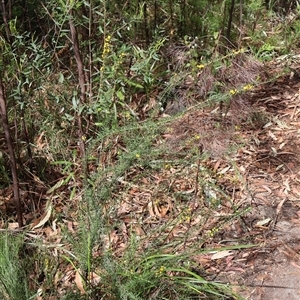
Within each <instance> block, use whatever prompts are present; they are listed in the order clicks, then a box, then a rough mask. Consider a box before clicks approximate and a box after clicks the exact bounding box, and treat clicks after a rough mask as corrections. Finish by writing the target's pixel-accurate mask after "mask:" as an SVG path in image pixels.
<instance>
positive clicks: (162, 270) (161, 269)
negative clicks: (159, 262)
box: [155, 266, 166, 277]
mask: <svg viewBox="0 0 300 300" xmlns="http://www.w3.org/2000/svg"><path fill="white" fill-rule="evenodd" d="M165 271H166V267H164V266H161V267H160V268H159V270H158V271H156V272H155V275H156V277H158V276H160V275H162V274H163V273H165Z"/></svg>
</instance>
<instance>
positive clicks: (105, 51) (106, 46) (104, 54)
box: [102, 35, 111, 59]
mask: <svg viewBox="0 0 300 300" xmlns="http://www.w3.org/2000/svg"><path fill="white" fill-rule="evenodd" d="M110 41H111V36H110V35H108V36H107V37H106V38H105V40H104V45H103V52H102V59H104V58H105V57H107V55H108V54H109V52H110Z"/></svg>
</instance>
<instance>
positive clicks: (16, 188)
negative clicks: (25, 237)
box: [0, 77, 23, 227]
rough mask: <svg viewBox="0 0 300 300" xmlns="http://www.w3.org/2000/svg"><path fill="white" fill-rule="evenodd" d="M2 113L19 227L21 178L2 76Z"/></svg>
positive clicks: (21, 219) (0, 102) (20, 221)
mask: <svg viewBox="0 0 300 300" xmlns="http://www.w3.org/2000/svg"><path fill="white" fill-rule="evenodd" d="M0 114H1V119H2V126H3V129H4V134H5V139H6V144H7V148H8V152H9V158H10V165H11V172H12V179H13V191H14V201H15V206H16V210H17V219H18V224H19V227H23V217H22V207H21V200H20V190H19V180H18V173H17V164H16V158H15V152H14V147H13V141H12V138H11V135H10V131H9V124H8V118H7V108H6V99H5V95H4V88H3V84H2V78H1V77H0Z"/></svg>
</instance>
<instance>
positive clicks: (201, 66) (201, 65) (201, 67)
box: [197, 64, 205, 70]
mask: <svg viewBox="0 0 300 300" xmlns="http://www.w3.org/2000/svg"><path fill="white" fill-rule="evenodd" d="M204 67H205V65H203V64H199V65H197V68H198V69H200V70H201V69H203V68H204Z"/></svg>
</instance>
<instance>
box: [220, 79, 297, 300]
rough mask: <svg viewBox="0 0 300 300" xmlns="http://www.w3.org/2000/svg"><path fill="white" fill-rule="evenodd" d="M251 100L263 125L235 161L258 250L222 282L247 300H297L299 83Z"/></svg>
mask: <svg viewBox="0 0 300 300" xmlns="http://www.w3.org/2000/svg"><path fill="white" fill-rule="evenodd" d="M253 99H254V102H253V105H254V106H257V107H260V108H261V109H262V110H263V111H265V113H266V114H267V115H268V120H267V122H266V123H265V124H264V125H263V126H262V128H257V129H256V130H253V131H249V132H248V133H247V132H246V135H247V134H248V135H251V138H250V139H248V141H250V143H249V144H248V143H247V144H246V145H245V146H244V147H243V149H242V150H241V152H240V154H239V155H238V157H237V158H236V159H237V165H238V166H239V170H241V172H242V176H243V177H244V180H245V183H246V185H247V189H245V191H244V193H243V194H244V195H242V197H244V200H243V201H245V202H248V203H250V204H251V207H252V211H251V215H252V220H251V224H252V226H253V227H252V229H253V231H254V232H255V231H256V230H258V231H261V235H260V238H258V239H255V241H256V242H258V243H259V245H260V247H259V248H257V249H256V250H253V251H252V252H251V251H250V252H248V253H244V254H242V257H239V258H237V259H236V260H235V263H236V264H237V265H238V264H239V263H238V262H239V261H240V263H243V262H244V263H245V265H243V267H242V268H241V269H240V272H237V271H232V272H230V271H229V272H225V273H226V274H225V277H226V278H227V280H229V282H231V283H232V284H236V285H237V286H238V285H244V286H245V289H244V290H242V291H241V290H240V288H237V290H238V291H239V292H241V294H242V295H243V296H244V297H245V298H246V299H248V300H265V299H273V300H276V299H278V300H279V299H300V285H299V283H300V254H299V251H300V201H299V200H300V187H299V182H300V165H299V160H300V151H299V148H300V79H299V78H292V76H290V77H289V76H286V77H284V78H281V79H280V80H279V81H277V82H276V83H274V84H272V85H270V86H266V89H265V90H264V91H263V92H261V93H258V94H257V95H255V96H254V98H253ZM248 221H249V217H248ZM247 224H249V222H247ZM252 233H253V232H252ZM243 256H244V257H243ZM223 275H224V274H223ZM221 277H222V276H221Z"/></svg>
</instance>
